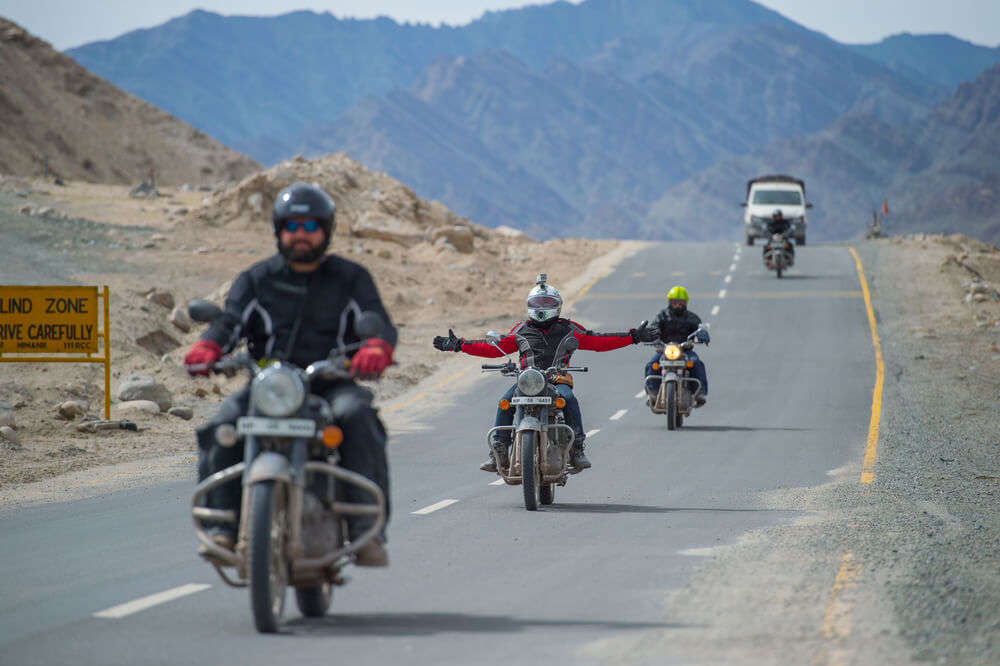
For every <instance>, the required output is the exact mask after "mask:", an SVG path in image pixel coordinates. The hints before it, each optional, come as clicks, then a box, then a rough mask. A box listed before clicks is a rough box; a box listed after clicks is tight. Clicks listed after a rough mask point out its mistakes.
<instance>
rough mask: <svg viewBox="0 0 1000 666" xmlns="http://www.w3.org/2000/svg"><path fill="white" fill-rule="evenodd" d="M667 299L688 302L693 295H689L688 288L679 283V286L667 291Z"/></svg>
mask: <svg viewBox="0 0 1000 666" xmlns="http://www.w3.org/2000/svg"><path fill="white" fill-rule="evenodd" d="M667 300H668V301H684V302H685V303H687V302H688V301H689V300H691V297H690V296H688V290H687V289H685V288H684V287H682V286H680V285H677V286H675V287H673V288H672V289H671V290H670V291H668V292H667Z"/></svg>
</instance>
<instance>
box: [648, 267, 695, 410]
mask: <svg viewBox="0 0 1000 666" xmlns="http://www.w3.org/2000/svg"><path fill="white" fill-rule="evenodd" d="M690 300H691V296H690V295H689V294H688V290H687V289H685V288H684V287H682V286H680V285H676V286H674V287H673V288H671V289H670V291H668V292H667V307H666V308H664V309H662V310H660V312H659V314H657V315H656V319H654V320H653V323H652V324H650V326H649V329H650V330H652V331H654V332H656V333H658V337H657V338H655V339H656V340H660V341H662V342H684V341H685V340H687V338H688V336H689V335H691V334H692V333H694V332H695V331H698V336H697V337H698V340H699V341H701V342H704V343H705V344H706V345H707V344H708V341H709V336H708V331H706V330H704V329H702V330H699V329H698V326H699V325H700V324H701V317H699V316H698V315H696V314H695V313H693V312H691V311H690V310H688V309H687V306H688V302H689V301H690ZM688 356H690V357H691V360H692V361H694V367H693V368H692V370H693V374H694V376H695V379H698V380H699V381H700V382H701V388H700V389H699V390H698V393H697V394H695V397H694V399H695V404H697V406H698V407H701V406H702V405H704V404H705V400H706V399H707V398H708V374H707V373H706V371H705V364H704V363H703V362H702V360H701V359H700V358H698V355H697V354H696V353H695V352H694V351H693V350H692V351H689V352H688ZM659 360H660V353H659V352H657V353H655V354H653V358H651V359H650V360H649V363H647V364H646V369H645V372H644V374H643V376H644V377H649V376H650V375H655V374H656V373H655V372H653V364H654V363H656V362H657V361H659ZM659 390H660V378H659V377H652V378H650V379H648V380H646V393H647V394H648V395H649V396H650V398H651V399H653V398H655V396H656V394H657V392H658V391H659Z"/></svg>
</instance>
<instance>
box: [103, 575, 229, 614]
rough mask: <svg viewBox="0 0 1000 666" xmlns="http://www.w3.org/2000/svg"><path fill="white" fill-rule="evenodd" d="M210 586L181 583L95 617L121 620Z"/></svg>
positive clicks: (107, 610) (107, 609)
mask: <svg viewBox="0 0 1000 666" xmlns="http://www.w3.org/2000/svg"><path fill="white" fill-rule="evenodd" d="M210 587H212V586H211V585H205V584H204V583H188V584H187V585H181V586H180V587H175V588H173V589H170V590H166V591H164V592H157V593H156V594H151V595H149V596H148V597H142V598H140V599H136V600H135V601H129V602H128V603H124V604H119V605H117V606H112V607H111V608H106V609H105V610H102V611H98V612H97V613H94V617H101V618H105V619H109V620H119V619H121V618H123V617H127V616H129V615H133V614H135V613H138V612H140V611H144V610H146V609H147V608H152V607H153V606H158V605H160V604H165V603H167V602H168V601H173V600H174V599H180V598H181V597H186V596H188V595H189V594H195V593H196V592H201V591H202V590H207V589H208V588H210Z"/></svg>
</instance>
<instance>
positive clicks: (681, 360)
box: [646, 324, 706, 430]
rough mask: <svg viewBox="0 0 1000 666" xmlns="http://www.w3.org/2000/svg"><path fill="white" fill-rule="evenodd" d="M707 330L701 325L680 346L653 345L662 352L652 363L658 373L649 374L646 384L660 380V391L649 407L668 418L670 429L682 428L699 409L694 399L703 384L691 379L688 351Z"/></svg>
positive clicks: (655, 412)
mask: <svg viewBox="0 0 1000 666" xmlns="http://www.w3.org/2000/svg"><path fill="white" fill-rule="evenodd" d="M705 328H706V327H705V325H704V324H699V325H698V330H697V331H695V332H694V333H692V334H691V335H689V336H688V337H687V340H685V341H684V342H682V343H680V344H676V343H673V342H671V343H667V344H664V343H662V342H656V343H651V345H650V346H653V347H656V348H657V350H659V352H660V360H659V361H657V362H655V363H653V370H654V371H655V372H658V373H659V374H656V375H647V376H646V381H649V380H650V379H659V380H660V390H659V391H658V392H657V394H656V398H655V399H653V400H649V401H648V404H649V408H650V410H651V411H652V412H653V413H654V414H666V415H667V430H676V429H677V428H680V427H681V426H682V425H683V424H684V419H685V417H688V416H691V410H692V409H694V408H695V406H696V405H695V400H694V396H695V394H696V393H697V392H698V391H699V389H701V381H699V380H698V379H695V378H694V377H692V376H691V374H692V368H694V361H693V360H692V359H691V358H690V356H689V354H688V352H690V351H691V349H693V348H694V345H695V344H696V343H697V342H698V340H697V335H698V333H699V331H702V330H705Z"/></svg>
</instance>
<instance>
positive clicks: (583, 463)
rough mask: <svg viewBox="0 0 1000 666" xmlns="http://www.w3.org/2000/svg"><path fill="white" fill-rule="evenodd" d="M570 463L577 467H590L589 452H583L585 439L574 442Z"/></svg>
mask: <svg viewBox="0 0 1000 666" xmlns="http://www.w3.org/2000/svg"><path fill="white" fill-rule="evenodd" d="M569 464H570V465H572V466H573V467H575V468H576V469H590V461H589V460H587V454H586V453H584V452H583V439H578V440H576V441H575V442H573V448H572V450H570V453H569Z"/></svg>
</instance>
